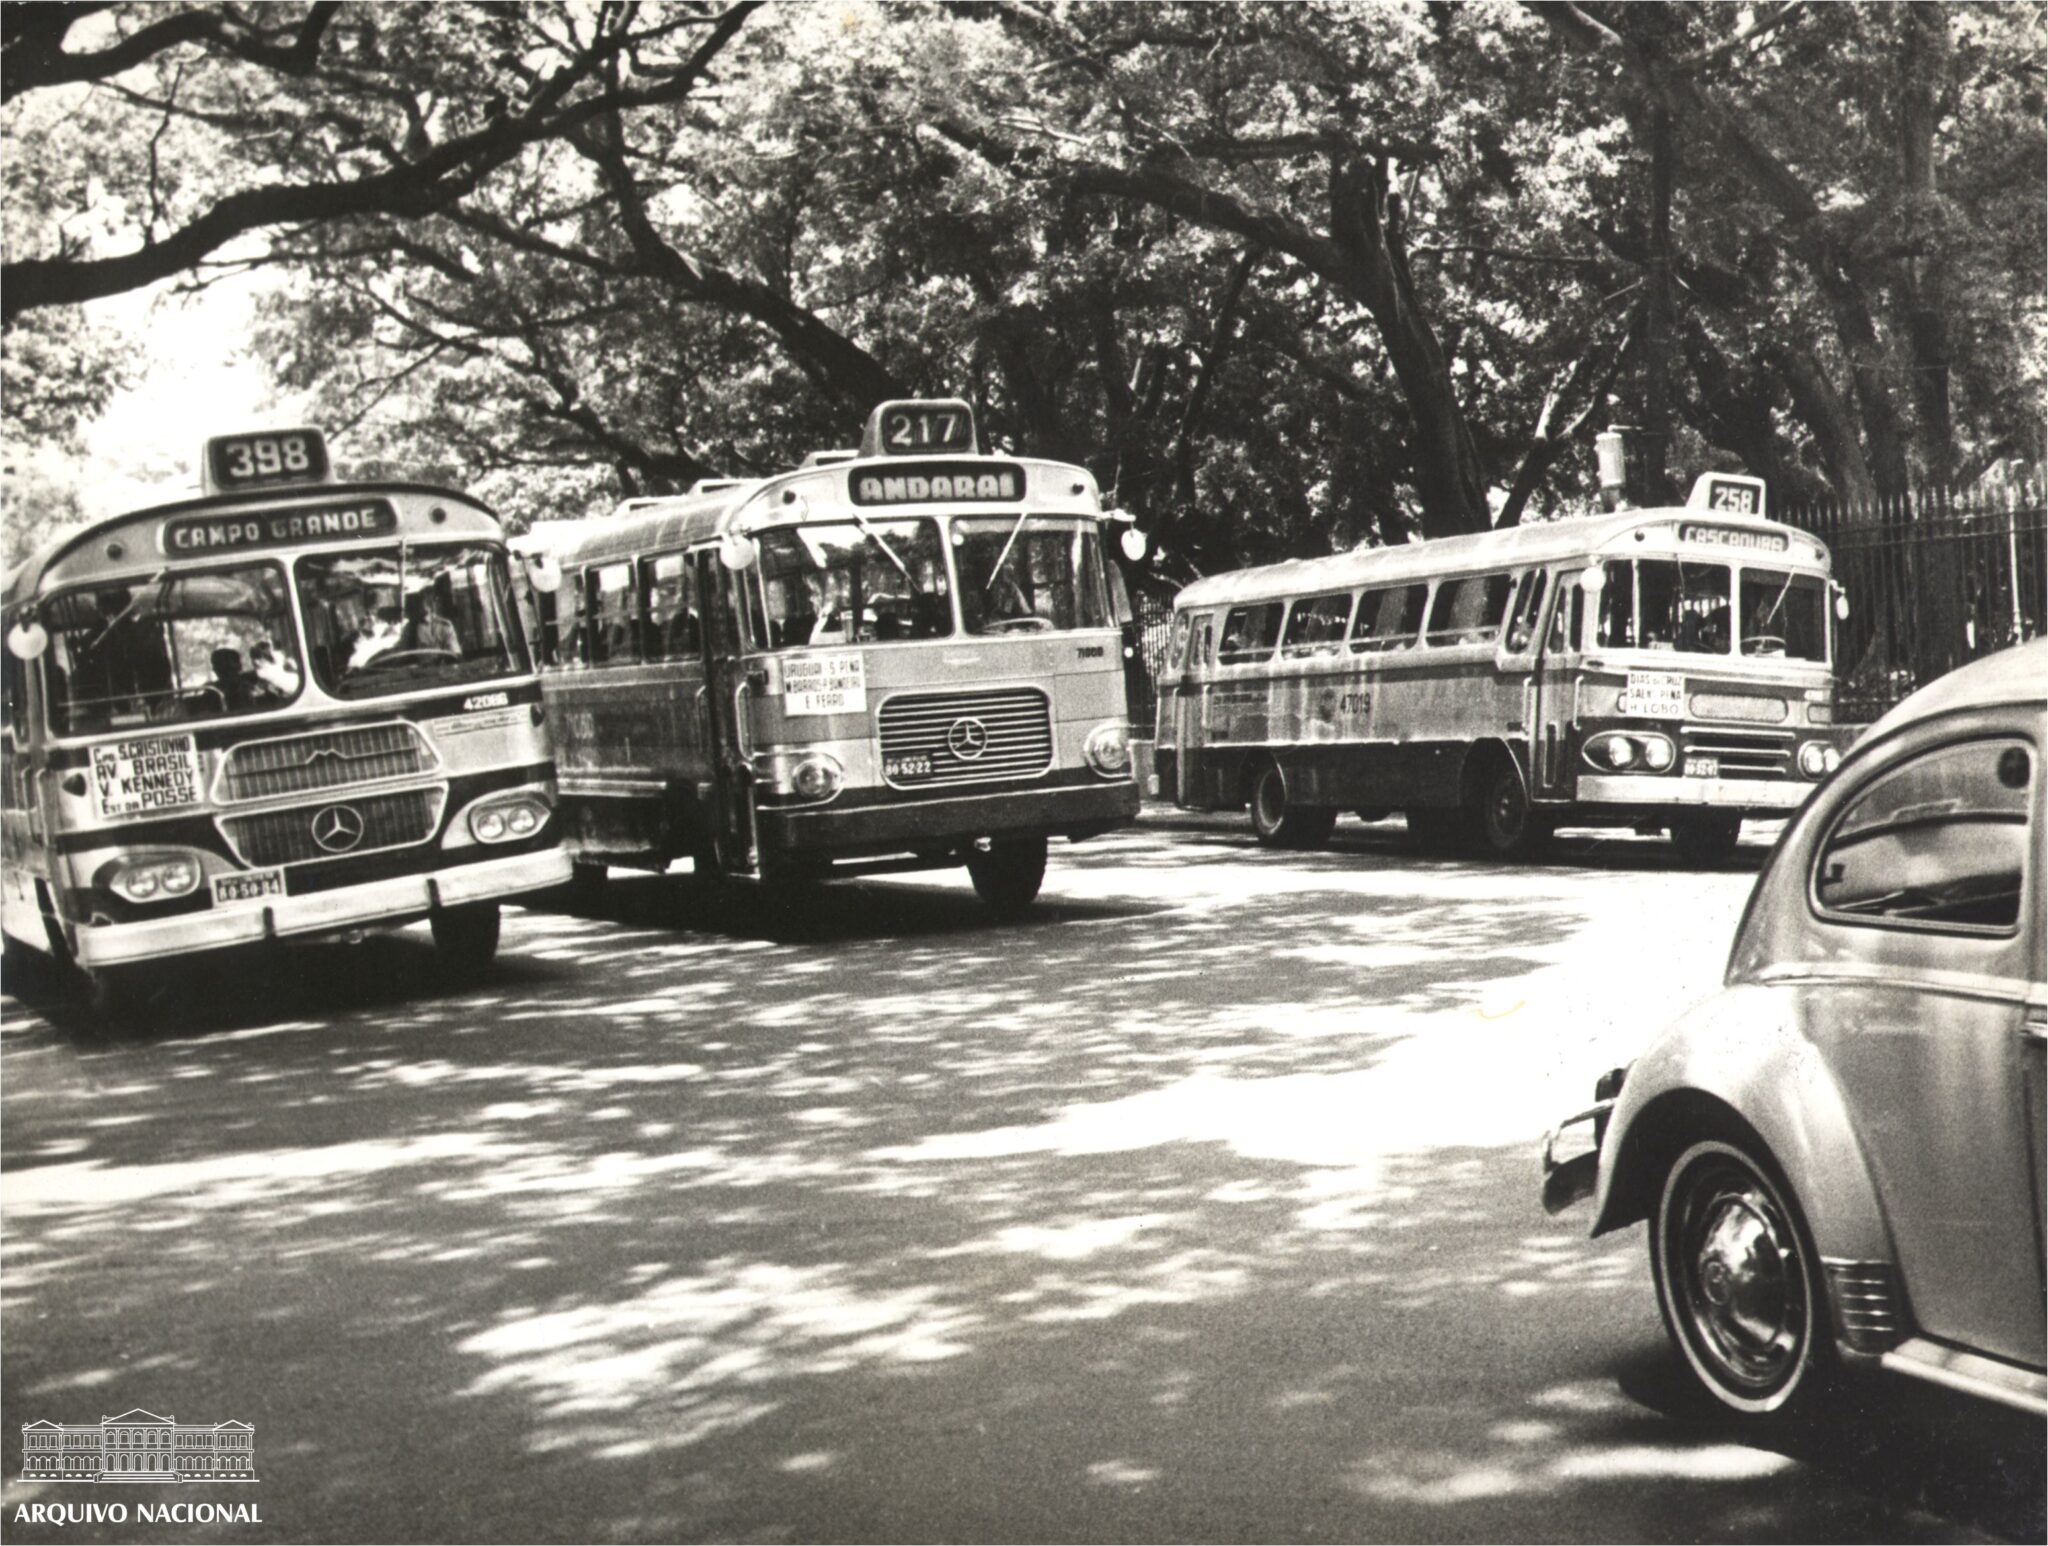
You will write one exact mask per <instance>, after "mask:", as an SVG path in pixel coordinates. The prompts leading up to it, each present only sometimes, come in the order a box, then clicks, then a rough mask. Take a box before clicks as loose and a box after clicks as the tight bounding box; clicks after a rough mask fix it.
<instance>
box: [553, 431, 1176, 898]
mask: <svg viewBox="0 0 2048 1546" xmlns="http://www.w3.org/2000/svg"><path fill="white" fill-rule="evenodd" d="M1117 520H1118V517H1117V515H1116V513H1115V512H1108V511H1105V510H1104V509H1103V507H1102V504H1101V499H1100V495H1099V493H1098V491H1097V488H1096V485H1095V480H1094V478H1093V477H1092V476H1091V475H1090V474H1089V473H1088V472H1086V471H1085V470H1083V469H1082V468H1079V467H1075V466H1071V465H1068V464H1065V463H1060V462H1052V461H1045V460H1042V459H1039V458H1034V457H1025V456H1005V455H990V454H985V453H984V452H983V451H982V449H981V446H980V441H979V436H978V432H977V429H976V425H975V420H974V414H973V411H972V409H971V407H970V406H969V405H968V404H967V403H965V402H963V401H960V400H958V399H945V400H933V401H895V402H885V403H883V404H881V405H880V406H879V407H877V408H876V409H875V410H874V412H873V413H872V414H871V415H870V416H869V418H868V420H867V424H866V427H865V429H864V431H863V434H862V439H861V443H860V446H859V448H858V449H857V450H845V451H824V452H814V453H812V454H811V456H810V457H809V458H808V459H806V461H805V462H804V463H803V465H801V466H800V467H798V468H796V469H794V470H792V471H789V472H785V473H781V474H777V475H775V476H771V477H766V478H759V479H750V480H713V481H706V482H704V483H701V484H699V485H698V486H697V487H696V488H694V489H692V490H691V491H690V492H689V493H687V494H681V495H675V496H668V497H655V498H647V499H634V500H628V501H627V502H626V503H625V504H623V505H622V506H620V507H619V509H618V510H617V511H616V512H615V513H613V514H611V515H608V516H602V517H597V518H594V519H590V520H582V521H559V522H550V523H547V524H546V525H544V526H541V527H536V528H535V530H534V531H532V532H530V533H528V534H527V535H526V536H524V537H520V538H518V539H515V547H517V548H518V549H519V550H520V551H521V552H522V553H523V554H524V555H525V556H526V558H527V559H528V573H529V576H530V578H532V579H533V581H534V584H535V590H536V596H535V600H536V603H537V605H538V609H539V627H538V632H539V636H540V640H541V652H542V660H543V666H542V673H541V682H542V694H543V699H544V701H545V703H546V705H547V711H548V718H549V723H550V727H551V729H552V731H553V734H554V741H555V747H556V752H557V756H558V758H559V759H560V768H561V790H562V802H563V815H564V825H565V828H566V831H567V834H568V841H569V843H570V845H571V847H572V849H573V850H574V853H575V859H576V862H577V864H578V865H579V867H580V873H581V875H582V877H583V878H584V879H585V880H586V881H595V880H600V879H602V877H603V875H604V873H605V870H606V868H607V867H608V866H613V865H616V866H621V867H628V868H643V869H652V870H656V871H659V870H662V869H664V868H666V867H667V865H668V864H669V862H670V861H671V860H674V859H678V858H689V859H690V860H691V861H692V863H693V868H694V869H695V871H696V872H697V873H698V874H699V875H700V876H705V877H718V878H728V877H743V878H745V879H747V880H750V881H753V882H759V883H766V884H769V885H771V886H772V885H774V884H776V883H779V882H787V881H791V880H803V879H806V878H822V877H826V876H834V875H850V874H874V873H880V872H886V871H902V870H921V869H923V870H929V869H937V868H945V867H952V866H960V865H964V866H965V867H966V869H967V871H968V874H969V877H970V878H971V880H972V881H973V884H974V887H975V889H976V890H977V891H978V892H979V893H980V894H981V896H982V897H983V899H984V900H985V901H986V902H988V903H989V904H990V905H991V906H992V907H994V908H995V909H997V910H998V911H1006V910H1013V909H1017V908H1021V907H1023V906H1025V905H1027V904H1028V903H1029V902H1030V901H1031V900H1032V899H1033V898H1034V897H1035V896H1036V895H1037V893H1038V890H1039V886H1040V883H1041V881H1042V880H1043V877H1044V874H1045V866H1046V852H1047V842H1048V840H1049V839H1051V838H1055V837H1058V838H1065V839H1068V840H1072V841H1079V840H1081V839H1085V838H1089V837H1093V836H1095V835H1097V834H1100V833H1103V832H1107V831H1109V830H1111V829H1112V828H1115V827H1118V826H1121V825H1123V824H1125V823H1128V822H1130V821H1132V820H1133V819H1134V818H1135V817H1136V815H1137V811H1138V787H1137V783H1136V780H1135V778H1134V777H1133V773H1132V757H1131V747H1130V729H1129V723H1128V720H1127V713H1128V709H1127V703H1126V699H1125V687H1124V641H1123V636H1122V633H1121V631H1120V628H1121V625H1122V624H1123V623H1125V622H1127V621H1128V620H1129V617H1130V604H1129V601H1128V599H1127V596H1126V594H1125V592H1124V589H1123V585H1122V581H1121V579H1120V577H1119V576H1118V574H1117V572H1116V569H1115V567H1114V566H1113V565H1110V564H1107V563H1106V562H1105V557H1104V552H1103V549H1104V541H1105V535H1106V533H1107V532H1108V531H1109V530H1110V529H1111V528H1112V527H1113V526H1114V524H1115V523H1116V522H1117ZM1142 544H1143V539H1142V538H1141V537H1140V536H1139V535H1138V533H1137V532H1136V530H1135V528H1126V529H1125V530H1124V531H1123V532H1122V533H1121V545H1122V547H1123V550H1124V551H1125V552H1126V554H1133V555H1141V554H1142V552H1143V545H1142Z"/></svg>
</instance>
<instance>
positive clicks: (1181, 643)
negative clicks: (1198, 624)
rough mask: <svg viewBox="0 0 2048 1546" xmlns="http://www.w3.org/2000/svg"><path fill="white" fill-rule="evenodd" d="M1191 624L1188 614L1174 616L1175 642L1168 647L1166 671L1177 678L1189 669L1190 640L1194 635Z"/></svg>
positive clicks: (1182, 613) (1177, 613) (1175, 614)
mask: <svg viewBox="0 0 2048 1546" xmlns="http://www.w3.org/2000/svg"><path fill="white" fill-rule="evenodd" d="M1190 624H1191V620H1190V618H1189V617H1188V614H1187V613H1185V612H1176V613H1174V614H1173V641H1172V642H1171V643H1170V644H1168V645H1167V646H1166V669H1167V670H1168V671H1169V672H1171V673H1172V674H1174V675H1176V676H1178V675H1179V674H1180V673H1181V672H1183V671H1186V670H1187V669H1189V665H1190V662H1189V660H1188V640H1189V638H1191V637H1192V636H1193V634H1194V629H1193V627H1192V626H1190Z"/></svg>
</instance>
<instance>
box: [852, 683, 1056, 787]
mask: <svg viewBox="0 0 2048 1546" xmlns="http://www.w3.org/2000/svg"><path fill="white" fill-rule="evenodd" d="M878 719H879V724H880V729H881V740H882V776H883V779H884V780H885V781H886V782H887V783H889V784H891V785H893V786H894V787H895V788H898V789H932V788H937V787H940V786H944V785H955V784H991V783H998V782H1001V781H1003V780H1006V779H1018V778H1036V777H1038V776H1039V774H1041V773H1043V772H1045V770H1046V769H1047V768H1049V767H1051V766H1052V706H1051V703H1050V701H1049V700H1048V699H1047V698H1046V695H1045V694H1044V693H1042V692H1040V691H1038V690H1037V689H1036V688H1031V687H1014V688H1005V689H1001V690H998V691H993V692H962V693H915V694H905V695H902V696H900V697H895V698H891V699H889V700H888V701H887V702H886V703H884V704H883V705H882V710H881V714H880V715H879V716H878Z"/></svg>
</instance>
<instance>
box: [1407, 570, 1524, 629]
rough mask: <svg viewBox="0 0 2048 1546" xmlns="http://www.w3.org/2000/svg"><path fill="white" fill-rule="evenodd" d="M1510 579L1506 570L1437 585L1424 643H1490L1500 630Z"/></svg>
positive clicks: (1474, 575)
mask: <svg viewBox="0 0 2048 1546" xmlns="http://www.w3.org/2000/svg"><path fill="white" fill-rule="evenodd" d="M1513 585H1514V582H1513V580H1512V579H1511V578H1510V577H1509V576H1507V575H1505V574H1473V575H1466V576H1465V577H1464V578H1463V579H1458V580H1445V581H1443V582H1442V583H1441V584H1439V585H1438V586H1437V591H1436V600H1435V601H1434V602H1432V603H1431V604H1430V608H1429V628H1428V629H1427V631H1426V632H1424V634H1423V636H1422V642H1423V643H1425V644H1439V645H1441V644H1491V643H1492V642H1493V641H1494V639H1495V638H1496V637H1498V635H1499V634H1500V625H1501V620H1502V618H1503V617H1504V615H1505V614H1506V612H1507V609H1508V592H1509V590H1511V589H1512V588H1513Z"/></svg>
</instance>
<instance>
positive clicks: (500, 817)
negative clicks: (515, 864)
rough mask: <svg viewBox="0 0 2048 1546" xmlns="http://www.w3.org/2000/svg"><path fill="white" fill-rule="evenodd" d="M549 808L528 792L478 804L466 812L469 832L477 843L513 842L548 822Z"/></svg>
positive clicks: (530, 834)
mask: <svg viewBox="0 0 2048 1546" xmlns="http://www.w3.org/2000/svg"><path fill="white" fill-rule="evenodd" d="M547 819H548V808H547V807H546V806H545V805H543V804H542V803H541V802H540V801H539V800H536V799H534V798H533V797H532V796H530V795H521V796H519V797H518V798H516V799H512V800H497V801H494V802H492V803H491V804H489V805H480V806H478V807H477V808H476V809H475V810H473V811H471V812H470V813H469V835H470V836H471V837H473V838H475V839H476V840H477V841H478V842H479V843H516V842H518V841H519V839H521V838H522V837H532V836H533V834H534V833H536V832H538V831H539V830H540V829H541V828H542V827H543V826H545V825H546V824H547Z"/></svg>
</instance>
